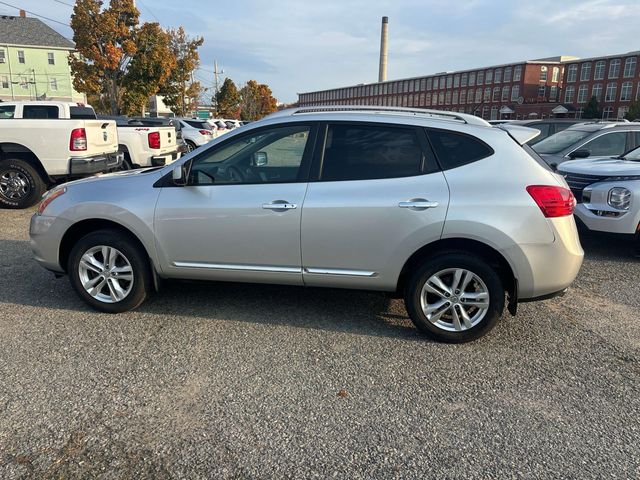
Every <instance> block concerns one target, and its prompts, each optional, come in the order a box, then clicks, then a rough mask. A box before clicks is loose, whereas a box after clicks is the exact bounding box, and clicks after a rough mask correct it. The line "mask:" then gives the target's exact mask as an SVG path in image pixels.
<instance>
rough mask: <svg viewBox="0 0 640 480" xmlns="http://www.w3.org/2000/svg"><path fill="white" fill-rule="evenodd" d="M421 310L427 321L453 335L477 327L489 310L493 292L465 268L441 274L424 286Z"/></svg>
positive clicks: (441, 272) (431, 278)
mask: <svg viewBox="0 0 640 480" xmlns="http://www.w3.org/2000/svg"><path fill="white" fill-rule="evenodd" d="M420 306H421V307H422V311H423V313H424V314H425V316H426V317H427V320H428V321H429V322H431V323H432V324H433V325H435V326H436V327H438V328H440V329H442V330H446V331H449V332H460V331H465V330H469V329H471V328H473V327H474V326H476V325H477V324H478V323H479V322H480V321H481V320H482V319H483V318H484V316H485V315H486V314H487V311H488V309H489V289H488V288H487V286H486V285H485V283H484V282H483V281H482V279H481V278H480V277H479V276H478V275H476V274H475V273H473V272H471V271H469V270H466V269H464V268H448V269H446V270H441V271H439V272H437V273H435V274H434V275H432V276H431V277H429V279H428V280H427V281H426V282H425V283H424V285H423V287H422V291H421V293H420Z"/></svg>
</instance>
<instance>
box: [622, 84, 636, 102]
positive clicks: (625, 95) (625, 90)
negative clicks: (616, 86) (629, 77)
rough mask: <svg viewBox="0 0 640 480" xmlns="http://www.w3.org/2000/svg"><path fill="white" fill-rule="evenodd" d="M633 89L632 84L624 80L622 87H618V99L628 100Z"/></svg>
mask: <svg viewBox="0 0 640 480" xmlns="http://www.w3.org/2000/svg"><path fill="white" fill-rule="evenodd" d="M632 89H633V84H632V83H631V82H624V83H623V84H622V88H621V89H620V101H621V102H628V101H630V100H631V90H632Z"/></svg>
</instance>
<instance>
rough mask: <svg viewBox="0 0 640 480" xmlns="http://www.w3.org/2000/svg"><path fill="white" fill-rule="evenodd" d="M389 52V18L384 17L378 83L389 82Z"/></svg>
mask: <svg viewBox="0 0 640 480" xmlns="http://www.w3.org/2000/svg"><path fill="white" fill-rule="evenodd" d="M388 50H389V17H382V30H381V31H380V69H379V70H378V81H379V82H385V81H386V80H387V54H388Z"/></svg>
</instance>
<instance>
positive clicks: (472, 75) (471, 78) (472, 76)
mask: <svg viewBox="0 0 640 480" xmlns="http://www.w3.org/2000/svg"><path fill="white" fill-rule="evenodd" d="M475 84H476V72H471V73H470V74H469V86H470V87H473V86H474V85H475Z"/></svg>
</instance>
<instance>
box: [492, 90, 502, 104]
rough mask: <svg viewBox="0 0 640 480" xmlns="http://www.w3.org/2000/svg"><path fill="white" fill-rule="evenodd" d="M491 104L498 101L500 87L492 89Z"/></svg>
mask: <svg viewBox="0 0 640 480" xmlns="http://www.w3.org/2000/svg"><path fill="white" fill-rule="evenodd" d="M491 101H492V102H499V101H500V87H493V97H492V98H491Z"/></svg>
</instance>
